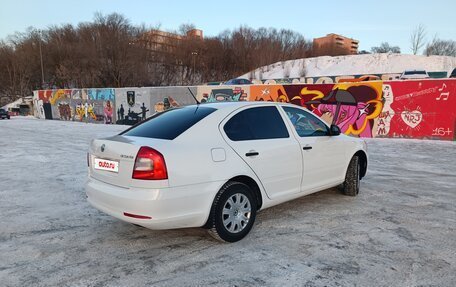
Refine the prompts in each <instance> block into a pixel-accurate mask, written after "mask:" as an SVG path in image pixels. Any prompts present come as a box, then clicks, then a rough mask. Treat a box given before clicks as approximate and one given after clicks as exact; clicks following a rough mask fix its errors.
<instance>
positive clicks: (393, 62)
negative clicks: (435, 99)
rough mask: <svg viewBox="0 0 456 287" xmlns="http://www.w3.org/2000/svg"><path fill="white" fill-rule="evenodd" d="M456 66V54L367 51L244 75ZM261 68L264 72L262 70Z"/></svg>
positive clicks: (436, 69)
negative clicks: (451, 55) (370, 52)
mask: <svg viewBox="0 0 456 287" xmlns="http://www.w3.org/2000/svg"><path fill="white" fill-rule="evenodd" d="M454 68H456V57H449V56H429V57H428V56H423V55H406V54H392V53H385V54H365V55H348V56H337V57H330V56H323V57H315V58H307V59H298V60H290V61H285V62H283V63H282V62H277V63H275V64H271V65H269V66H264V67H260V68H258V69H256V70H254V73H253V74H252V73H247V74H245V75H242V76H241V78H247V79H249V78H251V77H252V75H254V77H253V78H254V79H260V77H261V79H263V80H265V79H282V78H300V77H302V76H303V75H304V73H305V77H321V76H343V75H368V74H390V73H402V72H403V71H404V70H408V69H425V70H426V71H428V72H442V71H447V72H450V73H451V71H452V70H453V69H454ZM303 69H304V70H305V72H303ZM260 71H261V72H260Z"/></svg>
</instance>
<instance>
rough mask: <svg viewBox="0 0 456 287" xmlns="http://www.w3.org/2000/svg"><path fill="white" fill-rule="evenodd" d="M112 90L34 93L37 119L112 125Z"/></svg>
mask: <svg viewBox="0 0 456 287" xmlns="http://www.w3.org/2000/svg"><path fill="white" fill-rule="evenodd" d="M114 101H115V96H114V89H58V90H41V91H37V93H36V100H35V103H36V105H37V107H36V113H37V115H38V117H40V118H45V119H59V120H64V121H84V122H96V123H105V124H112V123H113V122H114V115H113V111H114Z"/></svg>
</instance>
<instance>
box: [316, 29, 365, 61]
mask: <svg viewBox="0 0 456 287" xmlns="http://www.w3.org/2000/svg"><path fill="white" fill-rule="evenodd" d="M358 44H359V41H358V40H355V39H351V38H347V37H344V36H341V35H338V34H333V33H331V34H328V35H326V36H324V37H320V38H315V39H313V47H312V54H313V56H316V57H317V56H340V55H354V54H358Z"/></svg>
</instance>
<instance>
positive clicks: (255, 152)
mask: <svg viewBox="0 0 456 287" xmlns="http://www.w3.org/2000/svg"><path fill="white" fill-rule="evenodd" d="M259 154H260V153H259V152H257V151H250V152H248V153H246V154H245V156H256V155H259Z"/></svg>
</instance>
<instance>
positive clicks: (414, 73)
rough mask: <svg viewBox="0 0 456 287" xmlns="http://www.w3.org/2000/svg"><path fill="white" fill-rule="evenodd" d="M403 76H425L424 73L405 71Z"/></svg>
mask: <svg viewBox="0 0 456 287" xmlns="http://www.w3.org/2000/svg"><path fill="white" fill-rule="evenodd" d="M404 75H426V71H406V72H405V73H404Z"/></svg>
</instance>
